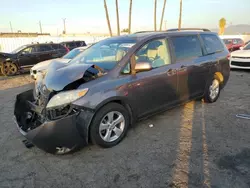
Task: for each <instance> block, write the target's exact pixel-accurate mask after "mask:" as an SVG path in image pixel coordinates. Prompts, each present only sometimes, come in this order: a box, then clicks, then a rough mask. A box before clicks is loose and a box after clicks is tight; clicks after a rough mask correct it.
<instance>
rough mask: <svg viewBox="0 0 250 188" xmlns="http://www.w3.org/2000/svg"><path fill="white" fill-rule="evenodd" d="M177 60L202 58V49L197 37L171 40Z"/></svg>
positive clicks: (181, 37)
mask: <svg viewBox="0 0 250 188" xmlns="http://www.w3.org/2000/svg"><path fill="white" fill-rule="evenodd" d="M171 40H172V43H173V48H174V52H175V56H176V60H181V59H189V58H195V57H200V56H202V55H203V54H202V48H201V44H200V40H199V38H198V36H197V35H190V36H180V37H173V38H171Z"/></svg>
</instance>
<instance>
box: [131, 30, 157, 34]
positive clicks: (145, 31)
mask: <svg viewBox="0 0 250 188" xmlns="http://www.w3.org/2000/svg"><path fill="white" fill-rule="evenodd" d="M148 32H157V31H137V32H135V33H133V34H138V33H148Z"/></svg>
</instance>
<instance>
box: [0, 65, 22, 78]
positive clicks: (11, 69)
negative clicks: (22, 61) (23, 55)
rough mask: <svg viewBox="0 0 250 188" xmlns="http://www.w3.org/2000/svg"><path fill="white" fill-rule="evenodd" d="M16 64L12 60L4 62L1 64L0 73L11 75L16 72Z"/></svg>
mask: <svg viewBox="0 0 250 188" xmlns="http://www.w3.org/2000/svg"><path fill="white" fill-rule="evenodd" d="M17 71H18V68H17V65H16V64H15V63H13V62H4V63H3V65H2V66H1V73H2V74H3V75H4V76H13V75H15V74H16V73H17Z"/></svg>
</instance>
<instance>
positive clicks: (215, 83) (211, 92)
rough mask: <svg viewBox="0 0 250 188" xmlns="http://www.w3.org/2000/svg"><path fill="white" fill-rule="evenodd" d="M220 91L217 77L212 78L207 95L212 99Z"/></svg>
mask: <svg viewBox="0 0 250 188" xmlns="http://www.w3.org/2000/svg"><path fill="white" fill-rule="evenodd" d="M219 91H220V83H219V81H218V80H217V79H214V80H213V82H212V85H211V86H210V87H209V96H210V98H211V99H212V100H214V99H215V98H216V97H217V96H218V95H219Z"/></svg>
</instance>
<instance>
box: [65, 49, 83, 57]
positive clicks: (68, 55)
mask: <svg viewBox="0 0 250 188" xmlns="http://www.w3.org/2000/svg"><path fill="white" fill-rule="evenodd" d="M83 51H84V49H74V50H71V51H70V52H69V53H67V54H66V55H64V56H63V57H62V58H63V59H73V58H74V57H76V56H77V55H78V54H80V53H81V52H83Z"/></svg>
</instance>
